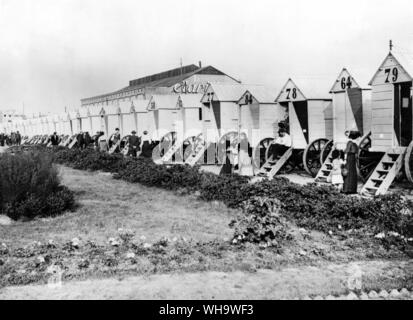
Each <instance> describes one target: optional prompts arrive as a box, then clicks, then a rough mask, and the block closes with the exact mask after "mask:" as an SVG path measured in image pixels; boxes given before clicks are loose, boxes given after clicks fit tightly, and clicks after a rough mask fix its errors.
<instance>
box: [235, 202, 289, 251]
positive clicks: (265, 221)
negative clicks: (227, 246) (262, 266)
mask: <svg viewBox="0 0 413 320" xmlns="http://www.w3.org/2000/svg"><path fill="white" fill-rule="evenodd" d="M281 210H282V209H281V203H280V201H279V200H278V199H274V198H262V197H253V198H252V199H249V200H248V201H246V202H245V203H244V208H243V212H244V214H243V215H242V216H241V217H239V218H238V219H236V220H234V221H232V222H231V224H230V226H232V227H233V228H234V229H235V231H234V237H233V241H232V242H233V243H234V244H239V243H244V242H250V243H256V244H260V245H261V246H263V247H276V248H277V249H281V247H282V244H283V243H284V242H285V241H287V240H291V239H292V236H291V235H290V234H289V233H288V232H287V228H286V224H285V221H284V218H283V216H282V215H281Z"/></svg>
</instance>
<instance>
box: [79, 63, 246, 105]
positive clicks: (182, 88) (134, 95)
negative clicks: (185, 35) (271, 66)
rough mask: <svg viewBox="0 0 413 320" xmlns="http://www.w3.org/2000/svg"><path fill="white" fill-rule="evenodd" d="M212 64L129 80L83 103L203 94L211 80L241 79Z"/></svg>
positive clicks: (117, 101) (227, 80)
mask: <svg viewBox="0 0 413 320" xmlns="http://www.w3.org/2000/svg"><path fill="white" fill-rule="evenodd" d="M239 82H240V81H238V80H236V79H234V78H232V77H230V76H228V75H227V74H225V73H224V72H222V71H220V70H218V69H216V68H215V67H213V66H206V67H202V66H201V64H199V66H197V65H195V64H191V65H187V66H183V67H180V68H175V69H171V70H168V71H164V72H161V73H157V74H153V75H150V76H145V77H142V78H138V79H134V80H131V81H129V85H128V86H127V87H124V88H122V89H120V90H117V91H114V92H111V93H107V94H102V95H98V96H94V97H90V98H85V99H82V100H81V105H82V107H85V106H88V107H90V106H96V105H102V106H104V105H110V104H119V103H120V102H124V101H132V100H135V99H150V97H151V96H152V95H168V94H177V95H179V94H203V93H204V92H205V91H206V89H207V87H208V84H209V83H228V84H231V83H239Z"/></svg>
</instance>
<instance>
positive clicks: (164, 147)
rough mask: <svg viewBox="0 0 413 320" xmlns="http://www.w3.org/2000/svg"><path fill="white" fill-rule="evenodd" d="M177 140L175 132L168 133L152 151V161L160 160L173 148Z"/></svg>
mask: <svg viewBox="0 0 413 320" xmlns="http://www.w3.org/2000/svg"><path fill="white" fill-rule="evenodd" d="M176 139H177V133H176V132H175V131H170V132H168V133H167V134H165V135H164V136H162V137H161V139H160V140H159V143H158V144H157V145H156V147H155V148H154V149H153V151H152V159H153V161H156V160H160V159H161V158H162V157H163V156H164V155H165V153H167V152H168V150H169V149H170V148H171V147H172V146H173V144H174V143H175V141H176Z"/></svg>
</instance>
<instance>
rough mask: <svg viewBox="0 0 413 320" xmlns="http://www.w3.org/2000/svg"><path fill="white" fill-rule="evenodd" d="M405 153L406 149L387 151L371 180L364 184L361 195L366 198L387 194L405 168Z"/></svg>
mask: <svg viewBox="0 0 413 320" xmlns="http://www.w3.org/2000/svg"><path fill="white" fill-rule="evenodd" d="M405 153H406V148H394V149H391V150H389V151H387V152H386V153H385V154H384V156H383V158H381V160H380V162H379V164H378V165H377V167H376V168H375V169H374V172H373V173H372V175H371V176H370V178H369V180H368V181H367V182H366V183H365V184H364V186H363V188H362V189H361V191H360V193H361V194H362V195H365V196H379V195H384V194H386V192H387V190H388V189H389V188H390V186H391V184H392V183H393V181H394V179H395V178H396V176H397V174H398V173H399V172H400V170H401V169H402V167H403V159H404V155H405Z"/></svg>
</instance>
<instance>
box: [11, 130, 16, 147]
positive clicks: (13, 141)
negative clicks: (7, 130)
mask: <svg viewBox="0 0 413 320" xmlns="http://www.w3.org/2000/svg"><path fill="white" fill-rule="evenodd" d="M10 140H11V145H12V146H14V145H16V134H15V133H14V132H12V133H11V134H10Z"/></svg>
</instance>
